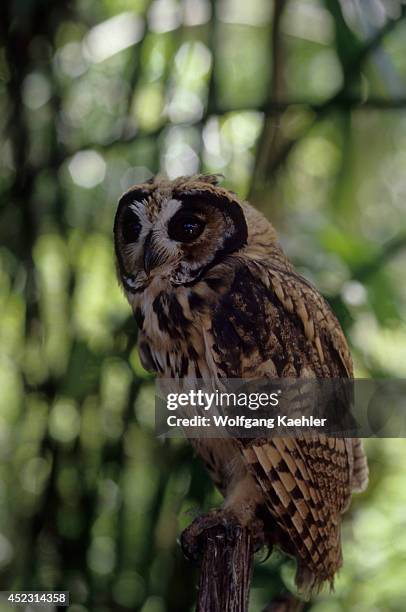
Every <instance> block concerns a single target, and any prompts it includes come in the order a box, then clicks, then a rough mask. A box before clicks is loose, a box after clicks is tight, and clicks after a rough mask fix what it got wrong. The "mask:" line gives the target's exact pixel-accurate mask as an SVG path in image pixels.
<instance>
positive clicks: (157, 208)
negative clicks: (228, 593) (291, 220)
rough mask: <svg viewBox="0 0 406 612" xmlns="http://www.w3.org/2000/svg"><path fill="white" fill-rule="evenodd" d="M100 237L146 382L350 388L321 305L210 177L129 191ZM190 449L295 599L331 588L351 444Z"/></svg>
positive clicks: (362, 469) (204, 442)
mask: <svg viewBox="0 0 406 612" xmlns="http://www.w3.org/2000/svg"><path fill="white" fill-rule="evenodd" d="M114 238H115V251H116V257H117V269H118V275H119V279H120V282H121V284H122V286H123V289H124V292H125V294H126V296H127V299H128V301H129V303H130V305H131V307H132V309H133V312H134V315H135V318H136V321H137V324H138V327H139V351H140V356H141V361H142V363H143V365H144V367H145V368H147V369H149V370H153V371H154V372H156V373H157V375H158V376H159V377H165V378H185V377H187V378H188V379H203V380H205V381H217V380H220V379H222V378H251V379H255V378H260V377H271V378H275V377H276V378H278V377H282V378H283V377H302V378H303V377H319V378H339V377H352V374H353V370H352V361H351V356H350V353H349V350H348V346H347V343H346V340H345V338H344V335H343V332H342V330H341V328H340V325H339V323H338V321H337V319H336V318H335V316H334V315H333V313H332V312H331V310H330V309H329V307H328V305H327V304H326V302H325V301H324V299H323V298H322V297H321V295H320V294H319V293H318V292H317V290H316V289H315V288H314V287H313V286H312V285H311V284H310V283H309V282H308V281H306V280H305V279H304V278H303V277H301V276H300V275H299V274H298V273H297V272H296V271H295V269H294V268H293V266H292V265H291V264H290V263H289V261H288V260H287V259H286V257H285V255H284V253H283V252H282V250H281V248H280V246H279V245H278V243H277V237H276V234H275V230H274V228H273V227H272V225H271V224H270V223H269V221H267V220H266V219H265V217H264V216H263V215H262V214H260V213H259V212H258V211H256V210H255V209H254V208H253V207H252V206H250V205H249V204H248V203H247V202H241V201H239V200H238V198H237V197H236V195H235V194H234V193H232V192H230V191H227V190H225V189H223V188H221V187H219V186H218V184H217V178H216V177H215V176H203V175H199V176H192V177H180V178H178V179H176V180H174V181H169V180H164V179H162V178H155V179H152V180H150V181H148V182H146V183H144V184H141V185H136V186H134V187H133V188H131V189H130V190H129V191H127V192H126V193H125V194H124V195H123V196H122V198H121V199H120V202H119V206H118V210H117V213H116V218H115V223H114ZM193 444H194V446H195V448H196V450H197V452H198V454H199V455H200V457H201V458H202V460H203V461H204V463H205V464H206V466H207V469H208V470H209V473H210V475H211V477H212V479H213V481H214V483H215V484H216V485H217V486H218V487H219V489H220V491H221V492H222V494H223V495H224V498H225V500H224V508H225V509H226V510H227V511H232V512H233V514H234V515H235V516H236V517H238V520H239V521H240V522H241V524H243V525H245V526H249V525H250V524H251V523H252V522H253V521H254V520H255V517H258V516H261V517H265V518H264V519H263V520H264V523H265V531H266V534H267V536H266V537H267V538H268V544H269V545H277V546H279V547H280V548H281V549H282V550H283V551H285V552H286V553H288V554H289V555H292V556H294V557H295V558H296V559H297V568H298V569H297V575H296V581H297V584H298V586H299V587H301V588H302V589H305V590H309V589H317V588H319V587H320V585H322V584H323V583H324V581H328V582H329V583H330V584H332V583H333V578H334V575H335V573H336V571H337V569H338V568H339V567H340V565H341V562H342V557H341V541H340V523H341V514H342V513H343V512H344V511H345V510H346V509H347V508H348V506H349V503H350V500H351V494H352V491H360V490H363V489H364V488H365V487H366V484H367V478H368V470H367V463H366V458H365V456H364V452H363V450H362V446H361V441H360V440H359V439H353V438H351V439H350V438H346V439H343V438H329V437H326V436H324V435H315V434H314V435H312V436H310V437H306V436H298V437H297V438H268V439H267V438H264V439H262V438H261V439H250V440H247V439H234V438H228V439H197V440H193Z"/></svg>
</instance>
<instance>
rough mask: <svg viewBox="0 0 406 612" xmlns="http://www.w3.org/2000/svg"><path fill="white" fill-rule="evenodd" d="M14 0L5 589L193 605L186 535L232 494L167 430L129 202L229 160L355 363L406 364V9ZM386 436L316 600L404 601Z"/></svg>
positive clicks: (2, 423)
mask: <svg viewBox="0 0 406 612" xmlns="http://www.w3.org/2000/svg"><path fill="white" fill-rule="evenodd" d="M7 4H8V6H7V7H6V8H5V9H4V11H5V14H4V19H2V25H1V43H0V111H1V112H0V129H1V131H2V142H1V147H0V164H1V172H0V215H1V223H0V234H1V248H0V262H1V265H0V312H1V315H0V346H1V354H0V364H1V367H0V389H1V396H0V403H1V409H0V458H1V461H0V577H1V580H2V584H3V588H8V589H26V590H28V589H61V590H69V591H70V593H71V601H72V602H73V603H72V605H71V607H70V608H69V609H70V610H71V612H86V611H87V610H89V611H92V612H107V611H110V610H123V611H124V610H141V611H142V612H170V611H173V612H183V611H185V612H186V611H189V610H192V609H193V604H194V599H195V586H194V585H195V583H196V575H195V569H194V568H192V567H191V566H190V564H189V563H187V562H186V561H185V560H184V559H183V557H182V555H181V553H180V550H179V547H178V545H177V543H176V539H177V537H178V535H179V533H180V532H181V530H182V529H183V528H184V527H185V526H186V525H187V524H188V522H189V521H190V520H191V518H192V517H193V516H194V515H195V514H196V513H198V512H200V511H202V510H205V509H208V508H210V507H212V506H215V505H216V504H219V503H220V496H219V494H218V493H217V492H215V491H214V490H213V487H212V485H211V483H210V481H209V478H208V476H207V475H206V473H205V471H204V470H203V468H202V466H201V465H200V463H199V462H198V461H197V460H196V459H194V458H193V453H192V451H191V449H190V447H189V446H188V445H187V444H185V443H184V442H183V441H181V440H171V441H170V442H168V441H166V442H163V441H161V440H158V439H156V438H155V436H154V414H153V381H152V379H151V376H150V375H149V374H147V373H146V372H145V371H144V370H143V368H142V366H141V364H140V362H139V358H138V355H137V352H136V350H135V348H134V347H135V341H136V335H137V329H136V324H135V322H134V321H133V320H132V318H131V317H130V312H129V307H128V305H127V304H126V302H125V300H124V297H123V295H122V294H121V292H120V290H119V288H118V285H117V281H116V277H115V268H114V259H113V250H112V222H113V217H114V212H115V207H116V202H117V199H118V197H119V196H120V194H121V192H122V191H124V190H125V189H127V188H128V187H129V186H130V185H131V184H133V183H135V182H139V181H142V180H145V179H147V178H148V177H149V176H151V174H153V173H155V172H158V171H161V172H165V173H167V174H168V175H169V176H170V177H174V176H177V175H179V174H189V173H193V172H195V171H198V170H203V171H211V172H220V173H222V174H223V175H224V177H225V185H227V186H230V187H231V188H233V189H234V190H236V191H237V192H238V193H239V194H240V195H241V196H243V197H245V196H247V195H248V194H250V195H251V197H252V199H253V200H254V202H255V203H256V204H257V205H258V206H259V207H260V208H261V209H262V210H263V211H264V212H265V214H267V215H268V216H269V218H271V219H272V221H273V222H274V224H275V226H276V227H277V229H278V231H279V234H280V237H281V241H282V243H283V245H284V247H285V249H286V251H287V253H288V254H289V256H290V257H291V258H292V259H293V260H294V261H295V263H296V265H297V266H298V267H299V269H300V270H301V271H302V272H303V273H304V274H305V275H306V276H307V277H308V278H309V279H310V280H313V282H315V283H316V284H317V286H318V287H320V288H321V290H322V291H323V292H324V294H325V295H326V296H327V298H328V299H329V300H330V302H331V304H332V305H333V308H334V310H335V311H336V313H337V315H338V316H339V318H340V320H341V322H342V324H343V326H344V327H345V331H346V333H347V336H348V338H349V340H350V342H351V346H352V351H353V355H354V358H355V362H356V371H357V374H358V375H359V376H366V377H368V376H387V377H389V376H399V377H401V376H405V374H406V351H405V346H406V323H405V314H406V291H405V288H404V283H403V282H402V281H403V276H404V268H405V263H406V256H405V249H404V246H405V245H406V238H405V236H406V233H405V232H406V227H405V196H406V181H405V172H404V168H405V152H404V151H405V143H406V116H405V112H404V106H405V103H406V100H405V83H406V63H405V57H406V54H405V44H404V32H405V27H406V25H405V23H404V21H403V18H404V13H405V8H404V5H401V3H400V2H397V1H394V2H391V3H386V2H383V1H382V2H380V1H379V0H377V2H374V3H371V8H369V9H367V10H363V11H362V12H357V11H356V10H355V6H356V3H351V2H339V1H338V0H325V1H324V2H323V1H321V0H304V1H303V0H300V2H299V0H289V1H287V2H283V3H282V4H283V11H282V17H281V20H280V23H278V27H277V28H275V27H274V26H275V23H274V16H273V13H272V11H271V10H270V7H271V3H269V2H267V0H253V1H252V2H246V1H244V0H228V1H227V2H226V1H224V2H214V0H212V1H211V2H209V1H208V0H185V1H184V2H177V1H176V0H154V1H153V2H150V1H147V0H138V1H137V2H134V1H133V0H132V1H131V2H130V1H129V0H120V1H114V2H113V1H112V0H103V1H102V2H95V1H94V0H73V2H70V3H68V2H65V1H63V2H58V3H47V2H44V1H42V0H30V2H21V1H20V2H9V3H7ZM372 4H373V5H374V7H375V8H373V7H372ZM371 41H372V44H371ZM278 70H279V71H280V73H281V79H280V81H281V82H280V83H279V84H277V83H276V81H275V78H274V77H275V74H277V73H278ZM252 177H254V181H253V178H252ZM383 409H384V407H383ZM367 449H368V453H369V456H370V465H371V474H372V475H371V486H370V487H369V490H368V491H367V493H365V494H363V495H361V496H359V497H356V498H355V499H354V503H353V505H352V509H351V512H350V514H349V516H348V520H347V521H346V525H345V528H344V533H343V539H344V559H345V563H344V567H343V569H342V571H341V573H340V576H339V578H338V580H337V585H336V590H335V592H334V594H331V595H326V594H322V595H320V596H319V597H318V598H315V600H314V602H312V603H310V604H308V607H307V609H308V610H312V611H314V612H321V611H323V612H338V611H347V610H354V611H357V612H363V611H367V610H368V611H370V610H374V611H375V612H381V611H382V612H387V611H391V612H397V611H401V610H403V609H404V599H405V595H406V593H405V585H404V580H403V571H404V564H405V559H406V540H405V537H404V535H403V533H404V526H405V513H404V507H405V503H406V499H404V497H405V492H404V491H405V487H404V485H405V474H404V468H403V466H404V460H405V458H406V446H405V444H404V441H403V440H398V441H396V442H395V441H392V440H373V441H369V443H368V444H367ZM281 588H288V589H293V588H294V587H293V562H292V561H289V560H286V559H284V558H282V556H281V555H278V553H275V554H273V555H272V556H271V558H270V559H269V560H267V561H265V562H264V563H261V564H259V565H258V566H257V568H256V573H255V579H254V583H253V589H252V602H251V609H252V610H253V611H259V610H261V609H262V608H263V607H264V606H265V604H266V603H267V602H268V601H270V600H271V599H272V597H273V596H274V595H275V594H277V593H278V592H280V590H281ZM8 609H9V608H8V607H7V605H6V604H3V603H0V610H8Z"/></svg>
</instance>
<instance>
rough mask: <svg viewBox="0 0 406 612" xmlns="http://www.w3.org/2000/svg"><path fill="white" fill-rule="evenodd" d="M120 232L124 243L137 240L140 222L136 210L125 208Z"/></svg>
mask: <svg viewBox="0 0 406 612" xmlns="http://www.w3.org/2000/svg"><path fill="white" fill-rule="evenodd" d="M121 224H122V225H121V232H122V236H123V238H124V242H125V243H126V244H130V243H131V242H137V240H138V236H139V235H140V231H141V223H140V220H139V217H138V215H137V213H136V212H134V211H133V210H132V209H131V208H127V210H126V211H125V212H124V214H123V217H122V221H121Z"/></svg>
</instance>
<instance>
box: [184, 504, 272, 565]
mask: <svg viewBox="0 0 406 612" xmlns="http://www.w3.org/2000/svg"><path fill="white" fill-rule="evenodd" d="M242 529H243V527H242V525H241V523H240V522H239V520H238V518H237V517H236V516H235V515H234V514H233V513H232V512H231V511H230V510H212V511H211V512H209V513H208V514H205V515H203V516H199V517H197V518H196V519H195V520H194V521H193V522H192V523H191V524H190V525H189V527H187V528H186V529H185V530H184V531H183V532H182V534H181V536H180V545H181V548H182V551H183V554H184V556H185V557H186V559H187V560H188V561H190V562H193V563H195V564H197V565H199V564H200V561H201V558H202V555H203V551H204V547H205V545H206V543H207V541H208V539H209V538H213V537H214V538H222V539H224V546H228V547H230V548H232V547H233V546H234V545H235V542H236V540H237V538H238V537H239V536H240V534H241V531H242ZM208 531H210V532H211V533H210V534H208V533H207V532H208ZM252 536H253V540H254V545H253V551H254V552H256V551H257V550H258V549H259V548H261V546H262V544H263V539H262V529H255V528H254V529H252Z"/></svg>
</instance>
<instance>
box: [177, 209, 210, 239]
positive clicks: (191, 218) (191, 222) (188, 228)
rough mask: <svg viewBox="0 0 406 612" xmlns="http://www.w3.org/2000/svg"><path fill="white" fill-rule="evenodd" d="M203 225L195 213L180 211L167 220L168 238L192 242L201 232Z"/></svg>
mask: <svg viewBox="0 0 406 612" xmlns="http://www.w3.org/2000/svg"><path fill="white" fill-rule="evenodd" d="M205 225H206V223H205V222H204V221H202V219H199V217H196V215H191V214H185V213H181V214H180V215H176V216H175V217H174V218H173V219H172V220H171V221H170V222H169V225H168V234H169V238H171V239H172V240H176V241H177V242H193V240H196V238H198V237H199V236H200V234H201V233H202V232H203V230H204V228H205Z"/></svg>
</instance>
